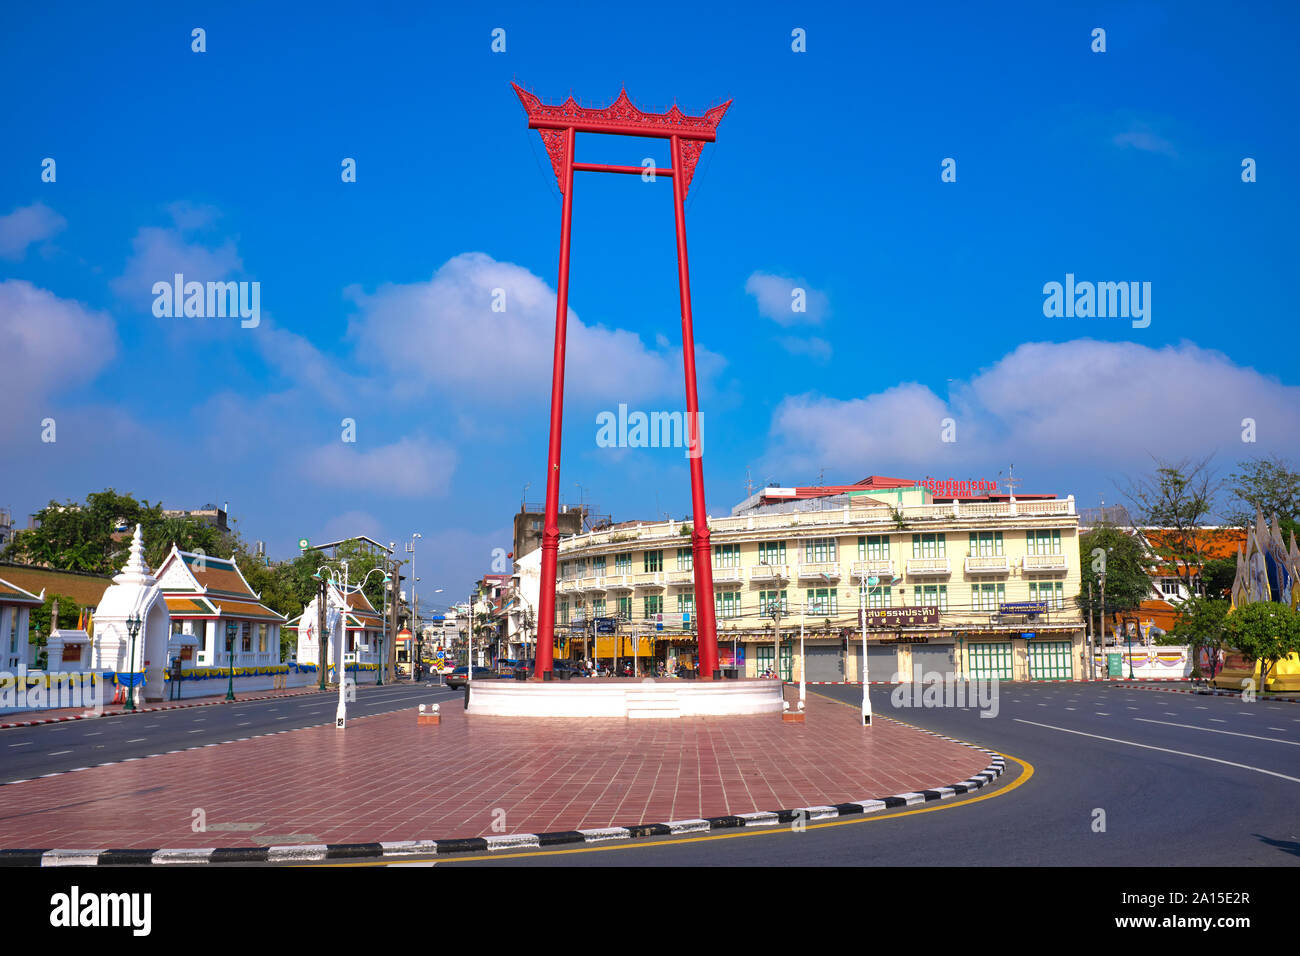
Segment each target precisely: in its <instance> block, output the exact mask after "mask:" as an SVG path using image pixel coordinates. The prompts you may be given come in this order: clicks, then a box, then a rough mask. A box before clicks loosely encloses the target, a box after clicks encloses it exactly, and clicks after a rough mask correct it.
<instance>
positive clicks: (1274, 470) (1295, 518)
mask: <svg viewBox="0 0 1300 956" xmlns="http://www.w3.org/2000/svg"><path fill="white" fill-rule="evenodd" d="M1237 467H1238V468H1239V469H1240V470H1239V471H1236V472H1233V473H1232V474H1231V475H1229V476H1228V490H1229V491H1230V492H1231V495H1232V497H1231V499H1230V501H1229V510H1228V511H1227V512H1226V515H1225V517H1226V518H1227V520H1228V521H1229V522H1230V523H1231V524H1232V525H1234V526H1235V527H1238V528H1250V527H1253V526H1254V524H1255V515H1256V514H1257V513H1259V512H1263V514H1264V517H1265V518H1266V519H1268V520H1269V521H1272V520H1273V516H1274V515H1277V516H1278V519H1279V521H1280V523H1281V525H1282V536H1283V539H1284V540H1289V539H1290V535H1291V533H1293V532H1294V533H1295V535H1296V536H1297V537H1298V538H1300V471H1296V470H1294V469H1293V468H1292V467H1291V465H1290V463H1289V462H1287V461H1285V460H1283V459H1281V458H1278V457H1276V456H1274V457H1273V458H1252V459H1250V460H1249V461H1245V462H1241V463H1239V464H1238V465H1237Z"/></svg>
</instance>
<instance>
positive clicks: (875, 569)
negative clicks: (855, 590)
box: [853, 558, 894, 579]
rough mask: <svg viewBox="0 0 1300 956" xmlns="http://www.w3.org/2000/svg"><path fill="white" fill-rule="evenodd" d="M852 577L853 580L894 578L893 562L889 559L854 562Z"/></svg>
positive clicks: (869, 559)
mask: <svg viewBox="0 0 1300 956" xmlns="http://www.w3.org/2000/svg"><path fill="white" fill-rule="evenodd" d="M853 576H854V577H855V578H868V577H872V576H876V577H885V578H891V579H892V578H893V576H894V562H893V561H892V560H891V559H890V558H868V559H867V560H866V561H854V562H853Z"/></svg>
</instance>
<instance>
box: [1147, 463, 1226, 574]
mask: <svg viewBox="0 0 1300 956" xmlns="http://www.w3.org/2000/svg"><path fill="white" fill-rule="evenodd" d="M1153 460H1154V461H1155V464H1156V470H1155V473H1154V474H1151V475H1142V476H1140V477H1138V478H1136V479H1130V480H1129V482H1128V486H1127V488H1126V489H1124V495H1125V497H1127V498H1128V499H1129V501H1130V502H1131V503H1132V505H1133V506H1134V512H1135V514H1136V516H1137V520H1138V522H1139V524H1142V525H1146V526H1148V527H1151V528H1159V529H1161V533H1160V535H1159V536H1157V537H1155V538H1154V539H1153V540H1151V541H1150V545H1151V550H1152V553H1153V554H1154V555H1155V557H1156V558H1157V559H1158V560H1159V561H1160V562H1161V563H1162V564H1165V565H1168V566H1171V567H1172V569H1173V571H1174V574H1175V575H1177V577H1178V579H1179V580H1180V581H1181V582H1182V584H1183V587H1184V589H1185V590H1186V593H1187V594H1193V593H1195V589H1194V588H1193V586H1192V582H1193V581H1194V580H1195V579H1196V577H1197V576H1198V575H1199V574H1200V570H1201V567H1202V566H1203V565H1204V564H1205V557H1204V547H1205V540H1204V535H1203V533H1202V532H1201V528H1203V527H1204V526H1205V524H1206V521H1207V519H1208V518H1209V515H1210V512H1211V510H1212V509H1213V508H1214V499H1215V495H1216V494H1217V493H1218V490H1219V488H1220V487H1222V485H1223V482H1222V481H1221V480H1219V479H1218V478H1216V477H1215V474H1214V472H1213V470H1212V469H1211V468H1210V459H1209V458H1204V459H1202V460H1201V461H1199V462H1192V461H1189V460H1186V459H1184V460H1183V461H1179V462H1168V461H1163V460H1161V459H1159V458H1154V459H1153Z"/></svg>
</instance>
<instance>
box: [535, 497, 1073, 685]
mask: <svg viewBox="0 0 1300 956" xmlns="http://www.w3.org/2000/svg"><path fill="white" fill-rule="evenodd" d="M874 480H875V481H877V482H881V483H884V482H892V483H890V484H889V485H888V486H887V488H884V489H882V491H881V492H880V493H878V494H877V493H876V492H874V491H873V489H872V488H871V486H870V485H868V487H866V488H863V487H862V485H858V486H846V487H848V488H853V489H857V490H855V491H854V492H853V493H846V492H845V491H844V489H843V488H825V489H768V492H778V494H771V495H766V494H761V495H757V496H754V497H752V498H751V499H750V500H748V501H747V502H745V503H743V504H742V505H741V506H738V508H737V509H736V511H737V513H734V514H733V515H731V516H730V517H721V518H710V519H709V530H710V537H711V544H712V548H713V582H714V594H713V595H711V599H712V600H713V602H714V609H715V613H716V617H717V626H718V649H719V657H720V658H721V666H722V668H723V670H724V671H726V672H729V673H733V674H736V675H739V676H749V677H754V676H759V675H760V674H763V673H764V672H771V671H779V673H780V676H782V677H783V678H785V679H790V680H798V679H799V677H800V674H801V673H802V674H803V675H804V676H805V677H806V679H807V680H812V681H857V680H861V679H862V678H863V674H864V666H863V655H862V646H863V644H862V638H863V633H862V631H863V628H862V625H861V623H860V622H861V621H862V620H863V618H864V617H865V618H866V619H867V628H866V630H867V635H866V637H867V655H866V668H865V672H866V674H867V677H868V679H869V680H873V681H877V680H879V681H888V680H891V679H896V677H897V676H898V675H900V674H901V675H908V678H909V679H910V675H912V673H913V671H914V668H920V669H921V670H922V671H923V672H935V671H937V672H940V673H953V674H959V675H966V676H967V677H970V678H996V679H1003V680H1012V679H1015V680H1070V679H1080V678H1081V676H1082V672H1083V664H1084V653H1085V651H1084V625H1083V619H1082V616H1081V614H1080V611H1079V609H1078V606H1077V603H1076V601H1075V599H1076V597H1077V595H1078V593H1079V582H1080V574H1079V550H1078V516H1077V515H1076V513H1075V508H1074V499H1073V497H1072V496H1071V497H1068V498H1056V497H1053V496H1042V495H1039V496H1022V497H1021V498H1020V499H1017V498H1016V497H1014V496H1010V495H1003V496H998V495H978V496H969V497H967V498H957V497H951V498H946V499H945V498H936V497H935V496H934V494H933V493H932V492H931V491H930V490H929V489H928V488H926V487H923V486H922V485H921V484H920V483H916V482H906V481H900V480H897V479H893V480H891V479H874ZM871 481H872V479H868V482H871ZM784 491H791V492H796V493H803V492H806V494H792V495H784V494H779V492H784ZM690 530H691V529H690V525H689V523H683V522H678V521H671V520H670V521H665V522H652V523H636V524H632V523H624V524H622V525H619V526H616V527H612V528H609V529H605V530H601V531H594V532H589V533H586V534H581V535H574V536H571V537H568V538H565V539H563V540H562V541H561V543H560V555H559V558H560V563H559V575H558V580H557V583H556V625H557V627H556V642H557V654H558V655H559V656H561V657H569V658H581V657H588V656H595V657H596V658H598V659H601V660H607V659H610V658H612V657H613V656H614V655H615V654H617V655H618V656H619V657H621V658H624V659H626V658H628V657H629V656H631V655H634V654H635V656H636V658H637V665H638V670H639V671H641V672H646V670H648V669H650V668H653V667H655V666H656V665H658V664H663V665H665V666H666V667H668V668H669V669H670V670H671V669H672V668H673V667H674V666H676V667H683V666H685V667H690V666H691V665H692V664H693V663H694V655H695V653H696V641H695V635H694V632H693V626H694V623H695V620H696V616H695V607H696V601H697V596H696V594H695V593H694V590H695V589H694V573H693V563H692V562H693V552H692V550H691V540H690ZM860 609H869V610H867V612H866V614H864V615H862V616H860V615H859V610H860ZM801 628H802V631H803V647H804V651H803V654H802V655H801V654H800V652H799V644H800V641H799V638H800V631H801ZM611 630H612V631H613V632H614V633H609V632H610V631H611ZM778 636H779V640H780V649H779V652H778V649H777V641H778Z"/></svg>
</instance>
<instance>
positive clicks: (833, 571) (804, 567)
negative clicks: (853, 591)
mask: <svg viewBox="0 0 1300 956" xmlns="http://www.w3.org/2000/svg"><path fill="white" fill-rule="evenodd" d="M823 575H824V576H826V577H828V578H830V579H831V580H832V581H838V580H839V579H840V565H839V562H838V561H819V562H816V563H814V564H801V565H799V580H801V581H802V580H805V579H807V578H821V577H822V576H823Z"/></svg>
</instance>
